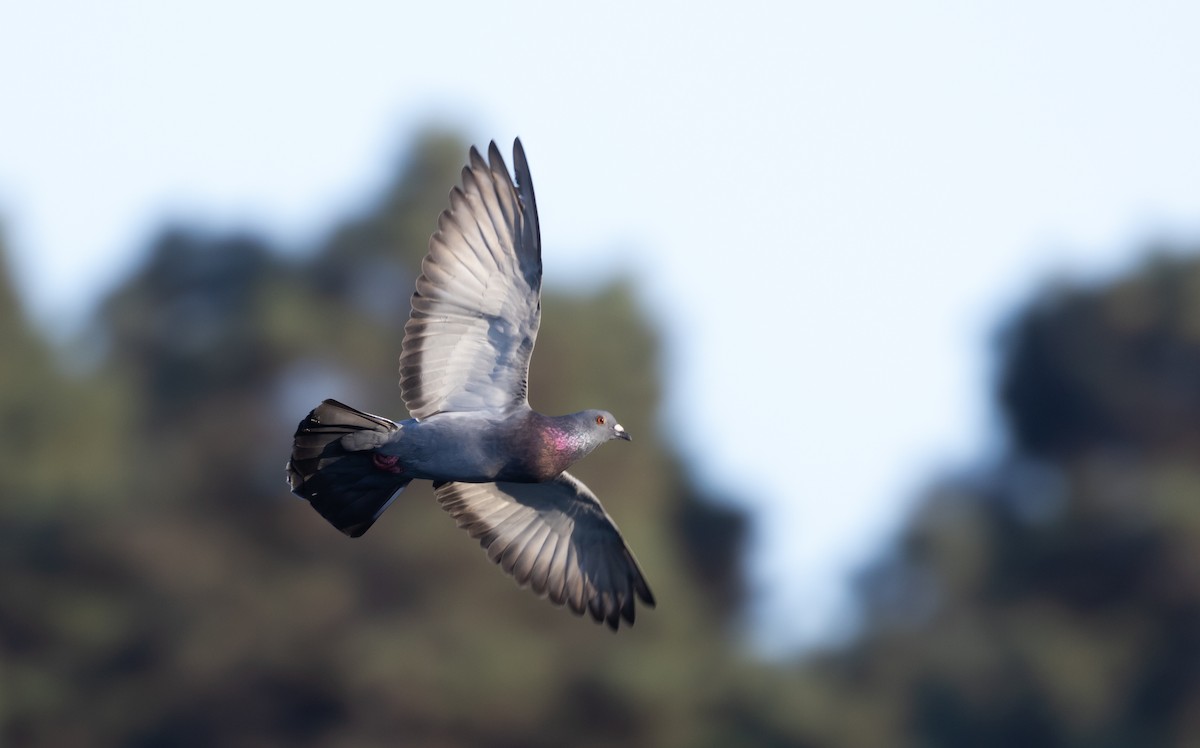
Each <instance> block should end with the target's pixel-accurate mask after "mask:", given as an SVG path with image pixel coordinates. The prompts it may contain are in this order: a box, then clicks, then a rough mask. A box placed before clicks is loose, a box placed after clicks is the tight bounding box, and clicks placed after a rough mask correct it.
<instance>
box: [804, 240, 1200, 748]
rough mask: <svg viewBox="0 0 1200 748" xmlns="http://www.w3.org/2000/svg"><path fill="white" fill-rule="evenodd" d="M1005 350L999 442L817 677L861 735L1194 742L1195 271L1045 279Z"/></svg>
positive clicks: (1163, 263) (949, 486)
mask: <svg viewBox="0 0 1200 748" xmlns="http://www.w3.org/2000/svg"><path fill="white" fill-rule="evenodd" d="M1001 351H1002V365H1001V376H1000V377H999V388H998V399H999V401H1000V402H1001V403H1002V405H1003V407H1004V415H1005V417H1006V419H1007V422H1008V423H1009V424H1010V425H1011V429H1012V443H1011V450H1010V454H1009V455H1007V456H1005V457H1004V458H1003V459H1001V460H1000V461H999V462H998V464H996V465H995V466H993V467H990V468H983V469H980V470H977V471H973V472H968V473H967V474H963V475H958V476H950V477H947V478H945V479H942V480H940V481H938V482H937V483H936V484H935V485H934V487H933V488H932V489H931V490H930V491H929V494H928V497H927V498H926V499H925V500H924V501H923V502H922V504H921V507H920V509H919V510H918V511H917V513H916V516H915V517H914V519H913V520H912V522H911V524H910V526H909V527H908V529H907V530H906V531H905V532H904V533H903V534H902V536H901V538H900V540H899V542H898V543H897V544H896V546H895V548H894V551H893V553H891V554H889V555H888V556H887V557H886V558H884V559H882V560H881V561H879V562H878V563H877V564H875V565H874V566H873V568H872V569H870V570H869V571H868V572H867V573H865V574H864V575H863V578H862V583H861V588H860V592H861V596H862V600H863V620H864V630H863V632H862V634H861V636H860V637H859V638H858V639H857V640H856V641H855V642H854V643H853V644H852V645H851V646H850V647H849V648H848V649H847V650H846V651H844V652H840V653H836V654H833V655H829V656H827V657H825V658H822V661H821V662H820V664H819V665H817V664H816V663H814V664H812V665H811V667H813V668H814V669H816V668H817V667H819V668H820V672H821V673H822V677H821V679H820V682H821V683H822V684H823V685H824V686H826V687H830V686H832V687H833V688H834V693H838V694H841V697H842V698H844V699H847V700H854V701H855V702H857V706H856V708H859V709H863V708H865V711H866V712H867V713H871V714H877V715H879V719H880V720H881V721H882V722H883V723H884V724H886V725H888V727H887V728H886V730H885V734H886V735H887V737H886V739H885V740H884V741H883V742H880V743H874V742H873V743H871V744H888V745H901V744H903V745H914V746H916V745H920V746H964V745H970V746H1013V745H1021V746H1151V745H1153V746H1181V747H1182V746H1192V745H1198V744H1200V716H1198V715H1200V460H1198V458H1197V455H1198V454H1200V452H1198V451H1197V447H1198V446H1200V262H1198V261H1197V260H1196V259H1195V257H1194V256H1169V255H1164V254H1155V255H1152V256H1150V258H1149V259H1148V260H1147V261H1146V262H1145V263H1144V264H1143V265H1142V266H1141V267H1139V268H1137V269H1135V270H1134V271H1133V272H1131V273H1129V274H1128V275H1126V276H1124V277H1121V278H1118V279H1116V280H1115V281H1112V282H1110V283H1106V284H1103V285H1095V286H1092V285H1082V284H1081V285H1072V284H1057V285H1054V286H1052V287H1050V288H1048V289H1047V290H1045V291H1044V292H1042V293H1041V294H1040V295H1039V296H1038V297H1037V298H1036V299H1035V300H1034V301H1033V302H1032V303H1031V304H1029V305H1028V306H1027V307H1026V308H1024V309H1022V310H1020V311H1019V312H1018V313H1017V314H1016V315H1015V317H1014V319H1013V321H1012V322H1011V323H1010V324H1009V325H1008V327H1007V329H1006V331H1005V332H1004V334H1003V335H1002V336H1001ZM864 705H866V706H865V707H864ZM825 720H826V721H827V722H828V723H829V724H827V725H826V727H825V728H824V729H825V730H827V731H828V732H827V734H828V735H829V736H830V737H829V738H828V740H827V741H826V743H825V744H828V745H847V746H849V745H863V744H865V743H863V742H861V741H859V740H857V739H856V738H857V737H858V735H860V733H858V732H856V731H855V730H854V729H853V728H852V727H848V726H847V722H848V720H847V719H846V718H845V717H844V716H838V715H834V716H832V717H826V718H825ZM810 729H812V725H810Z"/></svg>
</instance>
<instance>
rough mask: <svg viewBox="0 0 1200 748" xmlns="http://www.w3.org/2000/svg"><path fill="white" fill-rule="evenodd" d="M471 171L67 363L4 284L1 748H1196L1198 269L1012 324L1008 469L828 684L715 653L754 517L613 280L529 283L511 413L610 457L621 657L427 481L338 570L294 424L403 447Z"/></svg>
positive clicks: (168, 258)
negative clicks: (459, 190)
mask: <svg viewBox="0 0 1200 748" xmlns="http://www.w3.org/2000/svg"><path fill="white" fill-rule="evenodd" d="M465 153H466V144H464V143H463V142H461V141H460V140H459V139H457V138H455V137H452V136H448V135H444V134H437V133H430V134H427V135H426V136H424V137H423V138H422V139H421V140H420V141H419V142H418V143H416V144H415V145H414V146H413V148H412V149H411V152H410V156H409V157H408V159H407V160H406V161H405V162H404V163H402V164H401V165H400V166H399V168H398V173H397V177H396V179H395V180H394V182H393V183H392V185H391V187H390V188H389V189H387V190H386V191H385V193H384V194H382V195H381V196H380V197H379V198H378V200H377V201H376V202H375V203H374V204H373V205H371V206H370V207H369V209H367V210H365V211H363V212H362V213H361V214H360V215H357V216H352V217H350V218H348V219H347V220H346V221H344V222H343V223H342V224H340V225H339V226H337V227H335V229H334V230H332V231H331V232H330V234H329V235H328V236H327V237H325V238H324V240H322V241H320V242H318V244H317V246H316V247H314V248H312V249H310V250H309V251H307V252H303V253H301V252H296V251H286V250H289V249H292V248H285V247H276V246H272V245H271V243H270V242H267V241H265V240H264V239H262V238H260V237H256V236H254V235H252V234H246V235H235V236H226V235H212V234H209V233H207V232H205V231H204V230H202V229H200V228H195V227H186V226H176V227H169V228H167V229H165V230H164V231H163V232H162V233H161V234H160V235H159V236H158V238H157V239H156V240H155V241H154V242H153V243H152V246H151V247H149V248H148V251H147V252H146V254H145V258H146V259H145V261H144V263H143V264H142V265H141V267H140V268H139V269H138V270H137V271H136V272H135V273H134V274H133V275H132V276H131V277H130V278H128V279H127V280H126V282H125V283H124V284H123V285H122V286H121V287H120V288H117V289H115V290H114V291H113V292H112V294H111V295H110V296H109V297H108V298H107V300H106V301H105V302H104V304H103V306H102V308H101V309H99V310H98V313H97V314H96V317H95V319H94V321H93V323H92V326H91V328H90V329H89V331H88V333H87V335H86V336H85V338H84V339H83V340H80V341H79V342H78V347H77V349H76V350H73V351H70V352H61V351H56V350H53V349H51V347H50V346H49V344H48V343H47V342H46V341H45V340H43V338H42V337H41V336H40V335H39V334H38V332H37V331H36V330H35V329H33V328H31V326H30V325H29V324H28V323H27V321H26V320H25V318H24V316H23V313H22V308H21V304H20V302H19V299H18V298H16V295H15V292H14V289H13V288H12V284H11V283H10V282H8V280H7V279H6V278H0V341H3V344H4V351H5V354H4V356H3V357H0V383H2V386H0V424H3V426H4V428H3V429H0V496H3V501H2V502H0V558H2V559H3V562H2V563H0V584H2V589H3V590H4V594H3V596H0V745H3V746H25V745H37V746H43V745H44V746H68V747H69V746H93V745H122V746H146V747H150V746H214V745H219V746H277V745H297V746H344V747H346V748H351V747H359V746H361V747H366V746H391V745H397V744H399V745H418V746H419V745H438V746H498V747H499V746H513V747H516V746H535V747H536V746H547V747H550V746H589V745H594V746H607V745H615V744H620V745H630V746H713V747H714V748H716V747H718V746H739V745H745V746H847V747H857V746H947V747H949V746H1017V745H1019V746H1158V745H1163V746H1190V745H1200V551H1198V550H1197V548H1200V537H1197V536H1198V535H1200V459H1198V458H1200V452H1198V451H1197V450H1198V449H1200V261H1197V260H1194V259H1187V258H1181V257H1173V256H1166V255H1157V256H1155V257H1154V258H1152V259H1150V260H1148V261H1147V262H1146V263H1145V265H1144V266H1142V267H1140V268H1137V269H1136V270H1134V271H1132V272H1130V273H1129V274H1128V275H1127V277H1124V278H1119V279H1116V280H1114V281H1112V282H1110V283H1108V284H1106V285H1100V286H1088V285H1072V284H1058V285H1055V286H1052V287H1049V288H1047V289H1045V290H1044V291H1043V292H1041V293H1040V294H1038V295H1037V296H1036V297H1035V298H1034V299H1033V300H1032V301H1031V302H1030V303H1029V304H1027V305H1026V306H1025V307H1024V308H1022V309H1020V310H1018V311H1017V312H1015V313H1014V316H1013V318H1012V320H1011V321H1010V322H1009V323H1008V325H1007V326H1006V328H1005V332H1004V334H1003V336H1002V338H1001V343H1000V347H999V362H1000V365H999V376H998V377H997V383H996V390H997V392H996V396H997V398H998V402H999V404H1000V407H1001V408H1002V410H1003V412H1004V414H1005V417H1006V423H1007V424H1008V426H1009V430H1010V432H1011V440H1010V444H1009V447H1008V449H1007V452H1006V454H1004V455H1003V456H1002V458H1001V459H999V460H997V461H996V462H995V463H994V464H987V465H981V466H978V467H975V468H973V469H970V470H959V471H956V472H953V473H951V474H948V475H946V476H943V477H941V478H938V479H936V480H934V481H932V482H931V487H930V489H929V490H928V494H927V496H925V497H923V499H922V500H921V502H920V504H919V508H918V510H917V512H916V513H915V515H914V517H913V518H912V520H911V522H910V524H909V526H908V527H907V528H906V529H905V530H904V531H903V532H902V533H901V535H900V537H898V538H897V540H896V542H895V544H894V545H893V547H891V548H889V549H886V550H885V552H883V553H882V554H881V557H880V559H879V560H878V561H877V562H876V563H875V564H874V565H873V566H872V567H871V568H870V569H868V570H866V571H865V572H864V573H863V575H862V578H861V581H860V585H859V588H858V595H859V598H860V601H861V606H862V619H863V624H862V628H861V630H860V631H858V632H857V633H856V635H855V636H854V638H852V640H851V641H850V642H849V643H848V644H847V645H846V646H845V647H844V648H843V649H841V650H839V651H836V652H826V653H810V654H809V655H808V656H807V657H806V658H805V659H803V660H800V661H796V662H786V663H782V662H781V663H767V662H758V661H754V660H751V659H749V658H747V657H746V655H745V653H744V651H743V650H742V649H741V648H740V647H739V646H738V643H737V640H736V637H735V636H733V633H734V631H735V630H736V625H737V621H738V615H739V611H740V609H741V605H742V603H743V601H744V599H745V598H746V596H747V594H748V592H747V590H746V589H745V588H744V586H743V582H742V573H741V559H742V556H743V553H744V550H745V549H744V545H745V543H746V539H747V536H746V524H747V520H746V518H745V517H744V516H742V515H741V514H739V513H738V512H736V511H734V510H732V509H730V508H729V503H728V502H726V501H723V500H721V497H714V496H711V495H710V494H709V492H708V491H706V490H705V489H704V488H703V487H701V486H696V485H694V484H692V483H691V482H690V480H689V478H688V475H687V473H686V471H685V469H684V466H683V465H682V464H681V462H680V457H679V455H677V454H675V453H674V452H673V451H672V449H671V447H670V445H669V444H668V443H666V442H665V438H664V435H663V434H661V433H660V432H659V424H658V423H657V413H658V404H659V396H660V393H659V389H660V387H661V386H662V383H661V376H660V372H659V370H658V350H659V343H658V340H657V334H656V332H655V331H654V329H653V328H652V327H651V326H650V325H648V324H647V322H646V320H645V319H644V318H643V315H642V313H641V311H640V310H639V309H638V307H637V305H636V304H635V302H634V300H633V294H632V293H631V289H630V287H629V284H628V283H627V282H623V281H622V282H617V283H614V284H612V285H610V286H608V287H605V288H603V289H601V290H599V291H597V292H595V293H592V294H587V295H582V296H568V295H563V294H560V293H555V292H554V291H553V279H548V282H549V284H550V288H549V290H548V291H547V293H546V295H545V298H544V302H543V303H544V309H545V312H546V313H545V317H544V321H543V328H542V332H541V335H540V338H539V341H538V347H537V353H536V355H535V356H534V362H533V371H532V373H531V377H532V380H533V381H532V383H531V387H530V389H531V392H532V394H533V398H534V399H533V405H534V406H535V407H537V408H538V409H540V410H543V411H546V412H567V411H572V410H576V409H579V408H582V407H592V406H603V407H606V408H610V409H612V410H613V411H614V412H615V413H617V414H618V415H619V416H620V418H621V420H622V422H623V423H624V424H625V425H626V426H627V427H628V428H629V429H630V431H631V432H632V433H633V434H634V435H635V438H636V439H637V441H635V442H634V444H633V445H632V446H630V445H624V444H615V445H609V446H607V447H605V448H603V449H601V450H599V451H598V452H597V453H595V454H594V455H592V456H591V457H589V458H588V459H587V460H585V461H584V462H583V463H581V464H580V465H579V466H578V470H577V471H576V472H577V474H578V475H579V476H580V477H581V478H582V479H583V480H585V481H586V482H587V483H588V484H589V485H590V486H591V487H592V488H593V489H595V490H596V492H597V493H598V495H600V496H601V497H602V499H603V500H604V502H605V503H606V505H607V506H608V508H609V511H610V512H611V513H612V514H613V516H614V517H615V518H616V520H617V521H618V522H619V523H620V525H621V527H622V529H623V531H624V532H625V534H626V536H627V537H628V539H629V541H630V543H631V545H632V546H633V548H634V549H635V551H636V552H637V554H638V556H639V558H640V560H641V562H642V564H643V566H644V568H645V571H646V573H647V575H648V577H649V579H650V582H651V585H652V587H653V589H654V591H655V593H656V595H657V597H658V600H659V607H658V608H657V609H656V610H654V611H646V612H644V613H643V614H642V615H639V617H638V622H637V625H636V626H635V627H634V628H633V629H631V630H627V631H622V632H621V633H620V634H618V635H612V634H610V633H609V632H608V631H607V630H605V629H602V628H600V627H596V626H594V625H592V624H590V623H589V622H587V621H582V620H578V619H575V618H574V617H572V616H570V615H569V614H567V613H566V612H564V611H562V610H555V609H553V608H552V607H550V606H549V605H548V604H547V603H545V602H543V601H540V600H537V599H536V598H535V597H534V596H533V595H531V594H530V593H529V592H527V591H523V590H518V589H516V587H515V585H513V583H512V582H511V580H509V579H507V578H506V577H505V576H504V575H503V574H501V573H500V572H499V571H498V570H496V569H495V568H494V567H493V566H492V565H491V564H490V563H489V562H488V561H487V560H486V558H485V556H484V554H483V553H482V551H481V550H480V549H479V548H478V546H477V545H476V544H475V543H474V542H472V541H471V540H470V539H469V538H467V537H466V535H465V534H464V533H462V532H461V531H459V530H457V529H456V528H455V527H454V523H453V521H452V520H450V518H449V517H447V516H445V515H444V514H443V513H442V512H441V510H440V509H439V508H438V507H437V505H436V503H434V502H433V500H432V495H431V492H430V491H429V489H428V487H427V486H422V487H419V488H418V487H416V486H414V487H413V488H410V489H409V490H408V491H407V492H406V493H405V494H404V496H403V497H402V499H401V500H400V501H398V502H397V504H396V505H394V506H393V507H392V508H391V509H389V511H388V513H387V514H386V515H385V516H384V517H383V518H382V519H381V520H380V522H379V523H378V524H377V525H376V526H375V527H374V528H373V529H372V530H371V532H370V533H368V534H367V535H366V536H364V537H363V538H361V539H359V540H355V541H350V540H348V539H346V538H345V537H343V536H341V535H340V534H339V533H337V532H336V531H334V530H333V529H332V528H330V527H329V526H328V525H327V524H326V523H325V522H324V521H323V520H321V519H320V517H318V516H317V515H316V513H315V512H313V511H312V510H311V509H310V508H309V507H308V506H307V505H306V504H304V502H302V501H300V500H298V499H295V498H294V497H291V496H290V495H289V494H288V492H287V489H286V486H285V485H284V480H283V463H284V460H285V458H286V454H287V449H288V445H289V443H290V437H291V434H292V431H293V430H294V428H295V425H296V422H297V421H298V420H299V418H300V417H301V416H302V415H303V414H304V413H305V412H306V411H307V410H308V409H309V408H310V407H312V406H313V405H314V404H315V403H316V402H318V401H319V400H320V399H321V398H323V397H336V398H338V399H341V400H344V401H346V402H349V403H352V404H354V405H356V406H357V407H361V408H364V409H366V410H368V411H372V412H378V413H382V414H387V415H390V416H395V417H400V416H402V415H403V412H402V410H401V406H400V398H399V393H398V391H397V387H396V378H397V376H396V357H397V354H398V352H399V344H400V340H401V338H402V327H403V324H404V320H405V317H406V315H407V308H408V296H409V289H411V288H412V286H413V281H414V278H415V273H416V271H417V267H418V263H419V261H420V258H421V256H422V255H423V254H424V251H425V246H426V242H427V239H428V235H429V233H430V230H431V228H432V226H433V223H434V220H435V218H436V216H437V214H438V212H439V211H440V210H441V209H442V208H443V206H444V205H445V202H446V193H447V191H448V189H449V186H450V185H451V184H452V183H454V182H455V181H456V180H457V178H458V171H459V169H460V167H461V165H462V162H463V159H464V154H465ZM549 239H550V243H551V244H552V243H553V240H552V238H549ZM2 241H3V239H2V237H0V243H2ZM4 250H5V248H4V247H3V246H0V254H3V253H4ZM548 251H549V250H548ZM0 267H2V264H0ZM836 323H837V322H836V320H831V324H836ZM865 426H867V427H869V424H866V425H865ZM829 500H830V501H836V500H838V499H837V497H829Z"/></svg>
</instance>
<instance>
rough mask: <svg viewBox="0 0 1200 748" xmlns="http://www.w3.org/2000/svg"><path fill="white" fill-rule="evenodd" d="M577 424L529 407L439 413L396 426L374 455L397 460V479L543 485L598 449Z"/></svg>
mask: <svg viewBox="0 0 1200 748" xmlns="http://www.w3.org/2000/svg"><path fill="white" fill-rule="evenodd" d="M596 412H597V413H599V411H596ZM592 417H593V418H594V417H595V416H592ZM577 420H579V419H577V418H576V417H575V416H574V415H571V416H559V417H557V418H552V417H549V416H544V415H542V414H541V413H538V412H537V411H535V410H533V409H532V408H523V409H521V410H519V411H517V412H514V413H507V414H500V413H493V412H489V411H484V412H479V413H470V412H468V413H439V414H437V415H435V416H430V417H429V418H427V419H425V420H424V421H418V420H417V419H415V418H410V419H409V420H407V421H401V422H399V423H397V424H396V426H397V427H398V428H397V430H396V431H395V432H393V433H392V435H391V436H389V437H388V439H387V440H386V441H385V442H384V443H382V444H380V445H379V446H378V448H377V449H376V452H378V453H379V454H381V455H384V456H387V457H395V458H396V465H397V468H398V471H397V473H396V474H398V475H403V476H405V477H407V478H409V479H422V480H431V481H434V482H436V483H440V482H446V481H460V482H463V483H486V482H489V481H513V482H516V483H541V482H544V481H548V480H550V479H552V478H554V477H555V476H557V475H558V474H559V473H561V472H562V471H564V470H566V469H567V468H568V467H570V466H571V464H572V463H574V462H576V461H577V460H580V459H582V458H584V457H586V456H587V455H588V453H590V452H591V451H592V450H593V449H595V448H596V447H598V446H599V445H600V442H598V441H594V440H589V439H587V438H586V436H585V432H583V431H581V430H580V429H578V428H577V426H576V423H575V421H577Z"/></svg>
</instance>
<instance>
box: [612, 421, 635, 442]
mask: <svg viewBox="0 0 1200 748" xmlns="http://www.w3.org/2000/svg"><path fill="white" fill-rule="evenodd" d="M613 431H615V432H616V433H617V438H618V439H624V440H625V441H627V442H631V441H633V437H632V436H630V435H629V432H628V431H626V430H625V427H624V426H622V425H621V424H619V423H618V424H617V425H616V426H613Z"/></svg>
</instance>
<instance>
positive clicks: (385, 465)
mask: <svg viewBox="0 0 1200 748" xmlns="http://www.w3.org/2000/svg"><path fill="white" fill-rule="evenodd" d="M371 462H372V464H374V465H375V467H376V468H377V469H379V470H383V471H384V472H388V473H403V472H404V468H402V467H400V465H399V464H398V463H399V462H400V458H399V457H397V456H396V455H381V454H379V453H378V452H376V453H375V454H373V455H371Z"/></svg>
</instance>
